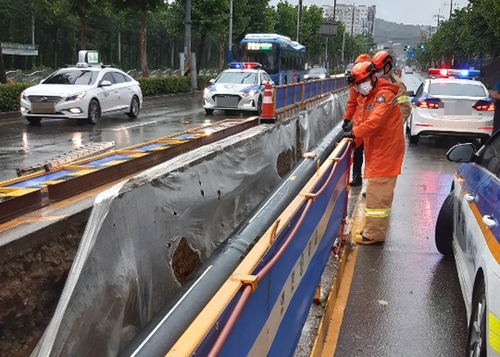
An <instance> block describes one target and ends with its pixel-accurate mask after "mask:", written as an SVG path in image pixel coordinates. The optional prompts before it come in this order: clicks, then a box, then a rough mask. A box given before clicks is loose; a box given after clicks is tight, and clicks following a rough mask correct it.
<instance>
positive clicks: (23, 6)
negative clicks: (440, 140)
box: [0, 0, 493, 75]
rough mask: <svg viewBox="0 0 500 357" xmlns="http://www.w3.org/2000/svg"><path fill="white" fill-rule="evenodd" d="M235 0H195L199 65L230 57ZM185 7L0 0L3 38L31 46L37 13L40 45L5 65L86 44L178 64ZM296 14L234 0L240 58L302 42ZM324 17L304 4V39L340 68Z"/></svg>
mask: <svg viewBox="0 0 500 357" xmlns="http://www.w3.org/2000/svg"><path fill="white" fill-rule="evenodd" d="M484 1H486V0H484ZM292 3H294V4H293V5H292ZM229 4H230V0H192V50H193V52H196V53H197V59H198V63H197V65H198V66H197V68H198V70H200V69H203V68H215V67H221V66H222V64H223V63H224V61H225V59H226V52H227V50H228V42H229V38H228V37H229V30H228V29H229ZM184 11H185V0H174V1H164V0H99V1H97V0H31V1H30V0H28V1H26V2H18V1H12V0H0V12H1V13H2V15H3V16H2V17H0V41H3V42H15V43H31V41H32V39H31V30H32V18H33V19H34V28H35V43H36V44H38V45H39V55H38V56H37V57H24V56H11V55H4V56H3V58H4V60H5V67H6V69H7V70H9V69H25V70H31V69H33V68H35V67H44V68H47V67H48V68H58V67H61V66H63V65H65V64H69V63H75V62H76V59H77V58H76V56H77V52H78V50H80V49H82V48H86V49H98V50H99V51H100V52H101V55H102V58H103V61H104V62H105V63H111V64H115V65H118V66H120V67H121V68H123V69H125V70H129V69H138V68H140V69H141V71H142V73H143V75H147V74H148V71H149V70H148V68H155V69H165V68H173V69H177V68H178V67H179V53H180V52H183V51H184V15H185V13H184ZM297 13H298V7H297V5H296V4H295V2H290V1H280V2H279V3H278V4H277V6H271V5H270V1H269V0H238V1H234V14H233V37H232V44H233V46H232V50H233V53H234V54H235V56H237V54H238V49H239V45H238V44H239V42H240V41H241V39H242V38H243V37H244V36H245V34H247V33H278V34H281V35H285V36H288V37H290V38H291V39H292V40H295V39H296V35H297V33H296V30H297ZM485 21H486V19H485ZM488 21H490V20H488ZM491 21H493V20H491ZM322 22H323V19H322V9H321V8H320V7H318V6H315V5H311V6H305V7H304V8H303V11H302V18H301V28H300V34H299V42H300V43H301V44H303V45H304V46H306V54H307V61H308V62H309V63H311V64H318V63H321V62H322V61H323V60H324V57H325V52H326V49H327V50H328V57H329V60H330V64H331V65H338V64H339V63H340V54H341V47H342V34H343V30H341V28H342V24H339V35H338V36H337V37H329V38H328V39H327V38H325V37H323V36H320V34H319V31H320V27H321V23H322ZM327 43H328V47H327V48H325V46H326V45H327ZM365 44H366V41H365V39H362V38H357V37H351V36H350V35H349V34H346V46H345V54H346V58H351V57H353V56H355V55H357V54H358V53H357V52H359V51H364V50H365V48H366V46H365Z"/></svg>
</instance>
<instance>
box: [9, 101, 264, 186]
mask: <svg viewBox="0 0 500 357" xmlns="http://www.w3.org/2000/svg"><path fill="white" fill-rule="evenodd" d="M201 99H202V94H201V93H195V94H179V95H174V96H165V97H156V98H147V99H146V100H145V102H144V104H143V109H142V111H141V113H140V114H139V117H138V118H137V119H135V120H130V119H129V118H128V117H127V116H126V115H125V114H123V115H117V116H109V117H103V118H101V121H100V122H99V123H98V124H97V125H95V126H93V125H90V124H87V123H85V122H84V121H77V120H63V119H43V120H42V123H41V124H40V125H30V124H28V122H27V121H26V120H25V119H24V118H22V117H21V116H20V115H19V116H5V115H4V116H0V168H1V170H0V181H4V180H7V179H11V178H15V177H17V175H16V169H17V168H25V167H28V166H31V165H34V164H36V163H39V162H43V161H45V160H48V159H51V158H53V157H55V156H58V155H61V154H64V153H65V152H68V151H69V150H72V149H76V148H78V147H80V146H81V145H84V144H88V143H90V142H109V141H115V142H116V147H115V148H116V149H120V148H123V147H127V146H130V145H134V144H138V143H141V142H144V141H148V140H153V139H157V138H160V137H162V136H165V135H168V134H174V133H178V132H181V131H184V130H188V129H191V128H194V127H198V126H200V125H202V124H204V123H210V122H215V121H219V120H222V119H226V118H247V117H250V116H252V115H255V114H254V113H252V112H247V113H238V112H228V113H225V112H224V111H216V112H215V115H205V111H204V110H203V108H202V106H201Z"/></svg>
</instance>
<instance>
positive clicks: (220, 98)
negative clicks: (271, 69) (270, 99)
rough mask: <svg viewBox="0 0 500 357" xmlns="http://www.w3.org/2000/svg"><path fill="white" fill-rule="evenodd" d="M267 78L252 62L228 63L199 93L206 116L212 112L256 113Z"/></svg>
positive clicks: (258, 109) (257, 64) (269, 80)
mask: <svg viewBox="0 0 500 357" xmlns="http://www.w3.org/2000/svg"><path fill="white" fill-rule="evenodd" d="M266 82H269V83H270V84H271V85H272V86H274V82H273V81H272V80H271V77H269V75H268V74H267V73H266V72H265V71H264V70H262V69H261V65H260V64H259V63H256V62H231V63H230V64H229V69H227V70H225V71H223V72H222V73H221V74H219V76H217V78H216V79H211V80H210V85H209V86H208V87H207V88H205V92H204V94H203V108H204V109H205V112H206V113H207V114H213V112H214V110H217V109H223V110H244V111H256V112H257V113H259V114H260V112H261V108H262V100H263V97H264V86H265V84H266Z"/></svg>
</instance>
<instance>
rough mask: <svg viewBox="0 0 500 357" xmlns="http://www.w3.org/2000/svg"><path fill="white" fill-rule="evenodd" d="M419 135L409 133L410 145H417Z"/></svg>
mask: <svg viewBox="0 0 500 357" xmlns="http://www.w3.org/2000/svg"><path fill="white" fill-rule="evenodd" d="M418 139H419V135H411V131H410V144H415V145H416V144H418Z"/></svg>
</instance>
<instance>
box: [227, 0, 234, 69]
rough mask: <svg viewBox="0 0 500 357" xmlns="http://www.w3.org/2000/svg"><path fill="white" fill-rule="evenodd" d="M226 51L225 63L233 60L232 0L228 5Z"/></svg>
mask: <svg viewBox="0 0 500 357" xmlns="http://www.w3.org/2000/svg"><path fill="white" fill-rule="evenodd" d="M228 44H229V45H228V46H229V48H228V50H227V63H229V62H231V61H232V60H233V0H231V2H230V4H229V41H228Z"/></svg>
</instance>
